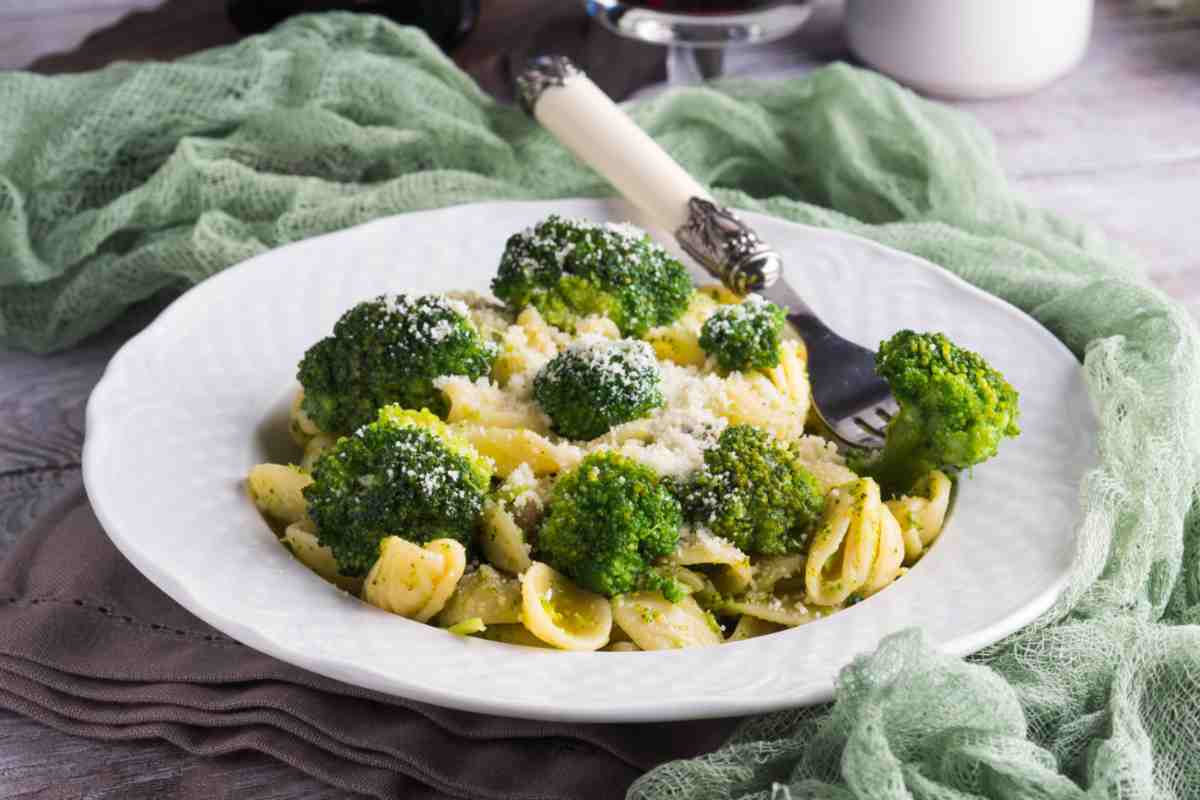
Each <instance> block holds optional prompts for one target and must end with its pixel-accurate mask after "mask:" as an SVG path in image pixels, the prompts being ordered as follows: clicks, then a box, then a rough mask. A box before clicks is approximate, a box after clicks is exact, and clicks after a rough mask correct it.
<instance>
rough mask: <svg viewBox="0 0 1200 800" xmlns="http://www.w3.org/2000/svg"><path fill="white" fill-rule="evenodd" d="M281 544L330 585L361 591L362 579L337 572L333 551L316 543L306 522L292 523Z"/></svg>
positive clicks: (315, 535) (314, 532)
mask: <svg viewBox="0 0 1200 800" xmlns="http://www.w3.org/2000/svg"><path fill="white" fill-rule="evenodd" d="M281 541H282V542H283V544H284V545H285V546H286V547H287V548H288V550H290V551H291V552H292V555H294V556H295V557H296V558H298V559H300V561H301V563H303V564H304V566H306V567H308V568H309V569H311V570H312V571H313V572H315V573H317V574H318V575H320V576H321V577H322V578H324V579H325V580H327V581H329V582H330V583H333V584H336V585H337V586H340V587H341V588H343V589H345V590H346V591H348V592H353V593H354V594H358V592H359V590H360V589H362V578H352V577H349V576H347V575H342V574H341V573H339V572H338V565H337V561H336V560H335V559H334V557H333V551H332V550H330V549H329V548H328V547H322V546H321V543H320V542H318V541H317V534H316V529H315V528H314V527H313V524H312V523H311V522H309V521H308V520H303V521H301V522H293V523H292V524H291V525H288V526H287V530H285V531H284V532H283V539H281Z"/></svg>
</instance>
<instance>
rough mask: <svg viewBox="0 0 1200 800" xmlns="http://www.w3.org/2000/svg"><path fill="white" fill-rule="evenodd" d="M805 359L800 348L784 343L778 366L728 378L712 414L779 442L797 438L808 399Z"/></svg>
mask: <svg viewBox="0 0 1200 800" xmlns="http://www.w3.org/2000/svg"><path fill="white" fill-rule="evenodd" d="M805 359H806V355H805V352H804V347H803V345H802V344H799V343H798V342H794V341H789V342H784V343H783V344H782V346H781V358H780V363H779V366H777V367H774V368H772V369H769V370H763V371H761V372H754V373H742V372H735V373H733V374H731V375H729V377H727V378H726V379H725V390H724V392H723V393H722V396H721V397H720V398H719V399H718V400H717V402H716V407H715V408H714V409H713V411H714V412H715V413H717V414H719V415H721V416H723V417H725V418H726V419H728V420H729V422H730V424H733V425H754V426H755V427H758V428H763V429H765V430H768V431H770V432H771V433H773V434H775V435H776V436H778V437H779V438H781V439H795V438H798V437H800V436H801V435H803V433H804V421H805V419H806V417H807V415H808V406H809V399H810V393H809V385H808V370H807V367H806V365H805Z"/></svg>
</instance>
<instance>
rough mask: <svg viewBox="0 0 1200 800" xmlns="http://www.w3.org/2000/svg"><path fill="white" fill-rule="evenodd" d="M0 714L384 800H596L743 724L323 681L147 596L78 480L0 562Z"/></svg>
mask: <svg viewBox="0 0 1200 800" xmlns="http://www.w3.org/2000/svg"><path fill="white" fill-rule="evenodd" d="M0 706H4V707H7V708H9V709H12V710H14V711H16V712H18V713H21V714H25V715H27V716H29V717H32V718H34V719H37V720H40V721H41V722H44V723H45V724H47V725H50V726H52V727H55V728H58V729H60V730H62V731H66V732H68V733H73V734H77V735H80V736H88V737H93V738H99V739H135V738H159V739H165V740H167V741H170V742H173V743H174V744H176V745H178V746H179V747H182V748H184V749H185V750H187V751H189V752H192V753H197V754H201V755H220V754H224V753H230V752H234V751H239V750H256V751H259V752H262V753H266V754H269V755H271V756H273V757H275V758H278V759H280V760H282V761H284V762H286V763H288V764H291V765H293V766H295V767H297V768H298V769H301V770H303V771H304V772H306V773H308V774H310V775H312V776H314V777H316V778H319V779H321V780H323V781H326V782H328V783H330V784H333V785H336V786H339V787H342V788H344V789H348V790H352V791H356V792H360V793H362V794H365V795H369V796H374V797H380V798H383V797H387V798H398V797H403V798H407V799H409V800H418V799H421V800H424V799H426V798H444V797H455V798H472V800H475V799H476V798H478V799H479V800H485V799H486V798H503V800H510V799H511V800H517V799H518V798H526V799H528V800H533V799H534V798H537V799H539V800H542V799H545V800H552V799H553V800H557V799H559V798H562V799H564V800H565V799H566V798H570V799H571V800H590V799H591V798H613V797H619V796H621V795H622V794H623V793H624V791H625V789H626V787H627V786H628V785H629V784H630V783H632V782H633V780H634V779H635V778H636V777H637V776H638V775H640V774H641V773H642V772H644V771H645V770H646V769H648V768H650V767H652V766H654V765H655V764H658V763H661V762H663V761H667V760H671V759H675V758H685V757H689V756H694V755H697V754H700V753H703V752H707V751H710V750H712V749H714V748H716V747H717V746H719V745H720V744H721V743H722V742H723V741H724V740H725V739H726V738H727V737H728V735H729V734H730V733H731V732H732V731H733V728H734V727H735V725H736V723H737V720H709V721H695V722H680V723H657V724H647V725H583V724H569V723H554V722H533V721H526V720H514V719H503V718H499V717H491V716H482V715H478V714H471V713H467V712H462V711H453V710H449V709H443V708H436V707H433V706H428V705H425V704H422V703H416V702H411V701H407V700H404V699H401V698H396V697H389V696H386V695H381V694H378V693H375V692H371V691H367V690H364V689H359V688H356V687H353V686H349V685H346V684H343V683H340V682H338V681H333V680H330V679H327V678H323V677H321V676H319V675H315V674H313V673H310V672H307V671H305V670H303V669H300V668H298V667H294V666H292V665H290V664H285V663H283V662H281V661H278V660H277V659H274V658H271V657H270V656H267V655H264V654H262V653H259V652H257V651H255V650H252V649H251V648H249V647H246V646H244V645H242V644H239V643H238V642H236V641H233V640H232V639H229V638H228V637H226V636H224V635H222V634H221V633H219V632H217V631H216V630H214V629H213V628H211V627H209V626H208V625H206V624H205V623H204V622H202V621H200V620H199V619H197V618H196V617H194V616H193V615H192V614H190V613H189V612H187V611H186V610H184V609H183V608H182V607H181V606H179V605H177V604H176V603H175V602H174V601H172V600H171V599H170V598H168V597H167V596H166V595H165V594H163V593H162V592H161V591H159V590H158V589H157V588H156V587H154V586H153V585H152V584H151V583H150V582H149V581H148V580H147V579H146V578H145V577H143V576H142V575H141V573H139V572H138V571H137V570H136V569H135V568H134V567H133V566H132V565H131V564H130V563H129V562H128V561H126V560H125V558H124V557H123V556H121V555H120V553H119V552H118V551H117V550H116V548H115V547H114V546H113V544H112V543H111V542H110V541H109V539H108V537H107V536H106V535H105V534H104V532H103V530H102V529H101V528H100V525H99V523H98V522H97V521H96V518H95V516H94V515H93V514H92V510H91V507H90V506H89V505H88V503H87V498H86V495H85V493H84V491H83V487H82V485H81V484H77V485H76V486H74V487H72V490H71V491H70V492H69V493H68V494H67V496H66V498H65V499H64V500H63V501H62V502H60V503H59V504H58V505H57V506H56V507H52V508H49V509H47V510H46V511H45V513H44V514H43V515H42V516H41V518H39V520H38V523H37V524H36V526H35V527H34V528H33V529H32V530H30V531H28V532H27V533H26V534H25V535H24V536H23V537H22V539H21V540H20V541H19V542H18V543H17V546H16V547H15V548H14V550H13V551H12V552H11V554H10V555H9V557H8V558H7V560H6V561H5V562H4V563H3V564H0Z"/></svg>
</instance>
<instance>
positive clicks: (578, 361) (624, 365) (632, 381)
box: [533, 336, 663, 439]
mask: <svg viewBox="0 0 1200 800" xmlns="http://www.w3.org/2000/svg"><path fill="white" fill-rule="evenodd" d="M533 396H534V397H535V398H536V399H537V401H538V403H539V404H541V406H542V410H543V411H545V412H546V413H547V414H548V415H549V416H550V419H551V420H552V421H553V423H554V430H555V432H557V433H558V434H559V435H561V436H565V437H567V438H568V439H594V438H596V437H597V436H601V435H603V434H605V433H607V432H608V430H609V429H610V428H612V427H613V426H614V425H620V424H621V423H623V422H629V421H630V420H634V419H638V418H640V417H644V416H645V415H646V414H648V413H650V411H652V410H653V409H655V408H658V407H659V406H661V405H662V404H663V394H662V374H661V373H660V372H659V370H658V362H657V361H656V360H655V358H654V351H653V350H652V349H651V348H650V345H648V344H647V343H645V342H638V341H633V340H630V339H621V340H617V341H613V340H611V339H605V338H604V337H602V336H583V337H581V338H580V339H578V340H577V341H576V342H574V343H573V344H572V345H571V346H570V347H568V348H567V349H566V350H563V351H562V352H561V353H559V354H558V355H556V356H555V357H554V358H552V359H551V360H550V362H549V363H547V364H546V366H544V367H542V369H541V370H540V371H539V372H538V374H537V376H536V377H534V379H533Z"/></svg>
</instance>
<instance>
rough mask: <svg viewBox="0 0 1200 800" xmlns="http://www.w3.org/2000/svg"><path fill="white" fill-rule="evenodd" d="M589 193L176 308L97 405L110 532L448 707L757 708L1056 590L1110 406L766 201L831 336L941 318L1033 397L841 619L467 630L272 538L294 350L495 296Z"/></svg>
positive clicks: (965, 300) (993, 632)
mask: <svg viewBox="0 0 1200 800" xmlns="http://www.w3.org/2000/svg"><path fill="white" fill-rule="evenodd" d="M551 212H557V213H560V214H565V215H571V216H582V217H591V218H595V219H626V218H628V216H629V215H628V213H627V212H626V211H625V210H623V209H622V208H621V207H619V206H617V205H615V204H612V203H606V202H603V201H593V200H572V201H560V202H553V203H486V204H476V205H466V206H458V207H453V208H447V209H441V210H436V211H424V212H420V213H414V214H407V215H403V216H398V217H393V218H390V219H383V220H378V221H376V222H372V223H370V224H367V225H363V226H360V227H357V228H353V229H351V230H347V231H342V232H339V233H333V234H330V235H327V236H320V237H317V238H315V239H309V240H307V241H304V242H300V243H297V244H293V245H290V246H287V247H282V248H280V249H278V250H274V251H272V252H269V253H264V254H263V255H261V256H258V257H256V258H253V259H251V260H249V261H247V262H246V263H244V264H241V265H239V266H237V267H234V268H232V269H229V270H226V271H224V272H222V273H221V274H219V275H217V276H215V277H213V278H211V279H209V280H207V281H205V282H204V283H202V284H201V285H199V286H197V287H196V288H195V289H193V290H191V291H190V292H188V293H187V294H186V295H184V296H183V297H181V298H180V299H179V300H177V301H176V302H175V303H174V304H173V305H172V306H171V307H170V308H169V309H167V310H166V311H165V312H164V313H163V314H162V315H161V316H160V317H159V318H158V319H157V320H156V321H155V322H154V323H153V324H152V325H151V326H150V327H149V328H147V329H146V330H145V331H144V332H143V333H141V334H140V335H139V336H137V337H136V338H134V339H133V340H132V341H130V342H129V343H128V344H126V345H125V347H124V348H122V350H121V351H120V352H119V353H118V354H117V355H116V356H115V357H114V358H113V360H112V362H111V363H110V364H109V366H108V370H107V371H106V372H105V374H104V378H103V379H102V380H101V382H100V384H99V385H98V386H97V387H96V390H95V391H94V392H93V394H92V397H91V400H90V402H89V403H88V411H87V439H86V442H85V445H84V453H83V474H84V480H85V482H86V484H87V490H88V495H89V497H90V498H91V501H92V503H93V505H94V506H95V510H96V514H97V516H98V517H99V519H100V521H101V523H102V524H103V525H104V527H105V529H106V530H107V531H108V534H109V536H111V537H112V540H113V541H114V542H115V543H116V545H117V547H119V548H120V550H121V552H122V553H124V554H125V555H126V556H127V557H128V558H129V560H130V561H132V562H133V563H134V564H135V565H136V566H137V567H138V569H140V570H141V571H142V572H143V573H145V574H146V576H147V577H149V578H150V580H152V581H153V582H154V583H155V584H157V585H158V586H159V587H161V588H162V589H163V591H165V592H166V593H167V594H169V595H170V596H171V597H173V598H174V599H175V600H177V601H178V602H179V603H181V604H182V605H183V606H185V607H186V608H187V609H189V610H190V611H192V612H193V613H195V614H196V615H197V616H199V617H201V618H202V619H204V620H205V621H206V622H208V623H210V624H211V625H213V626H214V627H216V628H218V629H219V630H221V631H223V632H224V633H226V634H228V635H229V636H232V637H234V638H236V639H239V640H240V641H242V642H244V643H246V644H248V645H250V646H251V647H254V648H257V649H259V650H262V651H264V652H266V653H270V654H271V655H273V656H276V657H278V658H280V659H283V660H284V661H289V662H291V663H293V664H297V665H299V666H302V667H305V668H307V669H310V670H312V671H314V672H318V673H321V674H323V675H327V676H330V677H332V678H337V679H339V680H342V681H345V682H347V683H352V684H357V685H359V686H364V687H368V688H371V689H376V690H379V691H382V692H388V693H393V694H397V695H402V696H404V697H408V698H412V699H415V700H423V701H426V702H430V703H436V704H440V705H445V706H453V707H456V708H462V709H468V710H472V711H480V712H490V713H495V714H504V715H509V716H515V717H532V718H538V719H569V720H581V721H592V722H602V721H603V722H611V721H641V720H668V719H684V718H697V717H715V716H726V715H734V714H745V713H750V712H764V711H770V710H773V709H778V708H782V707H786V706H795V705H799V704H805V703H813V702H816V701H821V700H825V699H828V698H829V697H830V696H831V693H832V689H833V680H834V677H835V675H836V674H837V671H838V669H839V668H840V667H841V666H843V665H844V664H846V663H847V662H848V661H849V660H850V659H851V658H852V657H853V656H854V655H856V654H858V653H862V652H865V651H870V650H872V649H873V648H875V646H876V645H877V644H878V643H879V641H880V639H881V638H883V637H884V636H886V635H888V634H890V633H893V632H895V631H898V630H901V629H903V628H907V627H909V626H914V625H915V626H920V627H922V628H924V629H925V631H926V632H927V633H928V635H929V637H930V639H931V640H932V641H933V642H934V643H935V644H936V645H937V646H938V647H940V648H942V649H943V650H946V651H948V652H951V653H956V654H967V653H971V652H973V651H975V650H978V649H979V648H981V647H984V646H985V645H988V644H990V643H992V642H994V641H996V640H997V639H999V638H1001V637H1002V636H1004V635H1006V634H1008V633H1010V632H1012V631H1014V630H1016V629H1017V628H1019V627H1020V626H1022V625H1023V624H1025V623H1027V622H1029V621H1031V620H1033V619H1034V617H1036V616H1037V615H1038V614H1039V613H1041V612H1042V611H1044V610H1045V609H1047V608H1048V607H1049V606H1050V604H1051V603H1052V602H1053V600H1054V599H1055V597H1056V596H1057V594H1058V592H1059V591H1060V589H1061V587H1062V586H1063V583H1064V580H1065V578H1066V575H1067V573H1068V570H1069V568H1070V565H1071V561H1072V556H1073V553H1074V542H1075V536H1074V529H1075V525H1076V522H1077V519H1078V515H1079V509H1078V502H1077V493H1078V486H1079V482H1080V478H1081V476H1082V475H1083V474H1084V471H1085V470H1086V469H1087V468H1088V467H1089V466H1090V465H1091V464H1092V463H1093V444H1092V443H1093V441H1094V438H1095V437H1094V422H1093V421H1092V420H1093V416H1092V412H1091V410H1090V405H1089V403H1088V400H1087V396H1086V392H1085V388H1084V383H1083V380H1082V376H1081V372H1080V369H1079V365H1078V363H1077V362H1076V361H1075V359H1074V358H1073V357H1072V356H1071V354H1070V353H1069V352H1068V351H1067V350H1066V349H1065V348H1064V347H1063V346H1062V345H1061V344H1060V343H1059V342H1058V340H1057V339H1055V338H1054V337H1053V336H1052V335H1051V334H1049V333H1048V332H1047V331H1045V330H1044V329H1043V328H1041V327H1040V326H1039V325H1038V324H1037V323H1036V322H1034V321H1032V320H1031V319H1030V318H1028V317H1026V316H1025V315H1023V314H1022V313H1020V312H1019V311H1017V310H1015V309H1014V308H1012V307H1011V306H1009V305H1007V304H1005V303H1003V302H1001V301H999V300H996V299H995V298H993V297H990V296H989V295H986V294H984V293H983V292H980V291H978V290H976V289H973V288H971V287H970V286H968V285H967V284H966V283H964V282H962V281H960V280H958V279H957V278H955V277H953V276H951V275H950V274H949V273H947V272H945V271H944V270H941V269H939V268H937V267H935V266H933V265H931V264H929V263H927V262H925V261H922V260H920V259H917V258H914V257H912V256H909V255H905V254H903V253H899V252H896V251H893V250H889V249H887V248H884V247H881V246H879V245H876V244H873V243H871V242H868V241H865V240H862V239H858V238H855V237H852V236H847V235H844V234H840V233H834V232H830V231H827V230H820V229H816V228H809V227H804V226H801V225H796V224H792V223H789V222H784V221H781V220H778V219H773V218H770V217H765V216H761V215H757V214H747V215H746V218H747V219H748V221H749V222H751V223H752V224H753V225H754V227H755V228H756V229H757V230H758V231H759V232H760V233H761V235H762V236H763V237H764V238H765V239H766V240H767V241H769V242H771V243H773V244H774V245H775V246H776V247H777V248H779V249H780V250H781V251H782V252H783V253H784V255H785V257H786V260H787V270H788V278H789V280H790V281H791V282H792V283H793V284H794V285H795V287H796V288H797V289H798V290H799V291H800V293H801V294H802V295H803V296H805V297H806V298H808V300H809V301H810V302H811V303H812V305H813V307H814V308H815V309H817V311H818V312H819V313H820V314H821V315H822V316H823V317H824V318H825V319H826V320H827V321H828V322H829V323H830V324H831V325H832V326H833V327H834V328H835V329H837V330H838V331H840V332H842V333H843V334H845V335H847V336H848V337H850V338H852V339H855V340H858V341H860V342H863V343H867V344H873V343H877V342H879V341H880V340H882V339H883V338H886V337H887V336H889V335H890V334H891V333H893V332H894V331H896V330H897V329H898V328H902V327H912V328H916V329H935V330H942V331H944V332H946V333H947V334H948V335H949V336H950V338H951V339H953V340H955V341H957V342H960V343H961V344H963V345H965V346H966V347H969V348H971V349H974V350H978V351H980V352H982V353H983V354H984V355H985V356H986V357H987V358H988V359H989V360H990V361H991V362H992V363H993V364H994V365H995V366H996V367H997V368H999V369H1000V370H1001V371H1003V372H1004V373H1005V375H1006V376H1007V377H1008V378H1009V380H1010V381H1011V382H1012V383H1013V385H1014V386H1016V388H1017V389H1018V391H1020V392H1021V407H1022V412H1023V415H1022V423H1023V426H1024V433H1023V434H1022V435H1021V437H1020V438H1019V439H1017V440H1015V441H1010V442H1005V443H1004V445H1003V446H1002V447H1001V450H1000V455H999V457H998V458H996V459H995V460H993V461H991V462H989V463H987V464H986V465H984V466H983V467H980V468H977V469H976V470H975V474H974V477H973V478H972V479H970V480H967V481H965V482H964V483H963V485H962V488H961V491H960V492H959V496H958V499H957V505H956V507H955V509H954V513H953V515H952V518H951V522H950V524H949V526H948V528H947V530H946V532H945V534H944V535H943V536H942V537H941V539H940V541H938V542H937V544H936V545H935V546H934V547H933V549H932V551H931V552H930V553H929V554H928V555H927V556H926V557H925V558H924V559H922V560H921V561H920V563H918V564H917V566H916V567H915V568H914V569H913V570H912V571H911V572H910V573H909V574H908V575H907V576H906V577H904V578H902V579H901V580H900V581H899V582H898V583H896V584H895V585H894V586H891V587H889V588H888V589H886V590H884V591H883V592H881V593H880V594H878V595H876V596H874V597H872V598H870V599H868V600H866V601H865V602H863V603H860V604H859V605H857V606H854V607H853V608H850V609H848V610H846V611H843V612H841V613H838V614H835V615H833V616H831V617H829V618H827V619H824V620H821V621H818V622H816V623H813V624H811V625H807V626H805V627H802V628H797V629H794V630H791V631H787V632H785V633H780V634H776V635H773V636H767V637H763V638H759V639H753V640H749V641H745V642H740V643H737V644H730V645H724V646H722V647H719V648H717V649H715V650H712V649H695V650H680V651H660V652H646V653H564V652H556V651H549V650H538V649H531V648H522V647H513V646H509V645H504V644H498V643H493V642H488V641H483V640H476V639H465V638H460V637H456V636H453V635H451V634H448V633H445V632H442V631H439V630H437V629H435V628H431V627H428V626H425V625H421V624H418V623H415V622H411V621H409V620H406V619H402V618H400V617H396V616H393V615H390V614H387V613H385V612H383V611H380V610H379V609H376V608H373V607H371V606H368V605H366V604H364V603H361V602H359V601H358V600H356V599H354V598H353V597H350V596H348V595H346V594H343V593H341V592H338V591H337V590H335V589H334V588H332V587H331V586H329V585H328V584H326V583H324V582H323V581H322V580H321V579H320V578H318V577H317V576H316V575H314V574H312V573H310V572H309V571H308V570H307V569H305V568H304V567H303V566H301V565H300V563H299V562H297V561H296V560H295V559H293V558H292V557H291V556H290V555H289V554H288V553H287V551H286V550H284V548H282V547H280V546H279V544H278V543H277V542H276V540H275V538H274V536H273V535H272V534H271V531H270V530H268V528H267V526H266V525H265V524H264V523H263V521H262V520H261V519H260V518H259V515H258V512H257V511H256V510H255V509H254V507H253V506H252V505H251V503H250V501H249V500H248V499H247V497H246V494H245V491H244V489H243V479H244V477H245V475H246V473H247V471H248V470H249V469H250V467H251V466H252V465H254V464H256V463H259V462H261V461H266V460H287V459H289V458H294V457H295V455H294V452H293V451H292V450H291V448H290V444H289V443H288V442H287V434H286V405H287V401H288V399H289V397H290V394H291V392H292V391H293V386H294V376H295V369H296V363H297V362H298V360H299V359H300V357H301V355H302V354H303V353H304V351H305V349H306V348H307V347H308V346H309V345H311V344H312V343H313V342H315V341H317V340H318V339H319V338H321V337H322V336H325V335H326V334H327V333H328V332H329V330H330V329H331V327H332V326H333V323H334V321H335V320H336V319H337V318H338V317H339V316H340V315H341V314H342V312H344V311H345V310H346V309H347V308H349V307H350V306H351V305H353V304H354V303H356V302H357V301H359V300H362V299H364V298H368V297H371V296H374V295H375V294H377V293H380V292H384V291H396V290H401V289H411V290H416V291H428V290H448V289H453V288H471V289H478V290H486V289H487V286H488V281H489V279H490V278H491V276H492V274H493V273H494V271H495V268H496V265H497V263H498V260H499V256H500V253H501V251H502V249H503V246H504V242H505V240H506V238H507V237H508V236H509V235H510V234H512V233H513V232H515V231H517V230H519V229H521V228H523V227H525V226H527V225H529V224H531V223H533V222H535V221H537V220H539V219H541V218H542V217H544V216H546V215H547V214H549V213H551Z"/></svg>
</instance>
